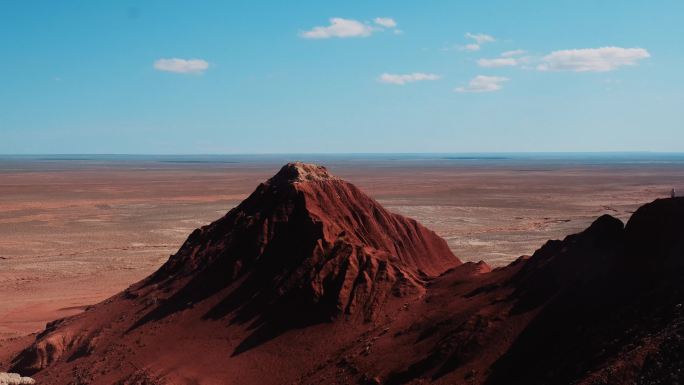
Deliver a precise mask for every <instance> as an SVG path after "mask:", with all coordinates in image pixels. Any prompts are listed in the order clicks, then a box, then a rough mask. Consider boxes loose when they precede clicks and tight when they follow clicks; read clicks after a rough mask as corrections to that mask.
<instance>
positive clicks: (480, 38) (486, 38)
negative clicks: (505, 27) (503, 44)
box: [465, 32, 496, 45]
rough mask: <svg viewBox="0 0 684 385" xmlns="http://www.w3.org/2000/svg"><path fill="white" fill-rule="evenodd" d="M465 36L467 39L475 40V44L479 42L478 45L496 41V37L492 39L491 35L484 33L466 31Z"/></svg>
mask: <svg viewBox="0 0 684 385" xmlns="http://www.w3.org/2000/svg"><path fill="white" fill-rule="evenodd" d="M465 37H467V38H468V39H473V40H475V42H476V43H477V44H480V45H482V44H484V43H493V42H495V41H496V39H494V37H493V36H490V35H485V34H484V33H476V34H473V33H470V32H468V33H466V34H465Z"/></svg>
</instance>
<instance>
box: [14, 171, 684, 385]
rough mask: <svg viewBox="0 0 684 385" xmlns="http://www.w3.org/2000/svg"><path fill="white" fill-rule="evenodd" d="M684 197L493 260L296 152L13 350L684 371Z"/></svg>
mask: <svg viewBox="0 0 684 385" xmlns="http://www.w3.org/2000/svg"><path fill="white" fill-rule="evenodd" d="M683 272H684V199H668V200H660V201H656V202H654V203H652V204H649V205H646V206H644V207H643V208H641V209H639V210H638V211H637V212H636V213H635V214H634V216H633V217H632V219H630V221H629V222H628V224H627V226H626V228H623V224H622V222H620V221H619V220H617V219H615V218H613V217H610V216H603V217H601V218H599V219H598V220H597V221H596V222H594V224H593V225H592V226H591V227H590V228H588V229H587V230H585V231H584V232H582V233H580V234H576V235H572V236H569V237H567V238H566V239H565V240H563V241H549V242H548V243H547V244H546V245H544V246H543V247H542V248H541V249H539V250H538V251H537V252H535V254H534V255H533V256H531V257H527V258H520V259H519V260H517V261H515V262H513V263H512V264H510V265H509V266H506V267H503V268H498V269H494V270H491V269H490V268H489V266H487V265H486V264H485V263H482V262H481V263H465V264H461V263H460V261H459V260H458V259H457V258H456V257H454V256H453V255H452V254H451V252H450V251H449V249H448V247H447V245H446V243H445V242H444V241H443V240H442V239H441V238H439V237H438V236H436V235H435V234H434V233H433V232H431V231H430V230H427V229H425V228H424V227H423V226H421V225H420V224H418V223H416V222H415V221H413V220H411V219H407V218H403V217H401V216H398V215H395V214H391V213H389V212H387V211H386V210H384V209H383V208H382V207H381V206H380V205H379V204H378V203H377V202H375V201H374V200H373V199H371V198H369V197H367V196H366V195H364V194H363V193H362V192H360V191H359V190H358V189H357V188H356V187H354V186H352V185H351V184H349V183H346V182H344V181H341V180H339V179H337V178H335V177H333V176H331V175H330V174H329V173H328V172H327V171H326V170H325V169H324V168H322V167H317V166H313V165H304V164H289V165H286V166H285V167H283V169H282V170H281V171H280V172H279V173H278V174H277V175H276V176H274V177H273V178H271V179H270V180H269V181H267V182H265V183H263V184H261V185H260V186H259V187H258V188H257V190H256V191H255V192H254V193H253V194H252V195H251V196H250V197H249V198H247V199H246V200H245V201H244V202H243V203H242V204H240V205H239V206H238V207H236V208H235V209H233V210H231V211H230V212H229V213H228V214H227V215H226V216H225V217H223V218H222V219H220V220H218V221H216V222H214V223H212V224H211V225H209V226H205V227H203V228H201V229H198V230H196V231H195V232H193V233H192V234H191V235H190V237H189V238H188V240H187V241H186V242H185V244H184V245H183V246H182V247H181V249H180V250H179V251H178V253H177V254H176V255H174V256H172V257H171V258H170V259H169V261H168V262H167V263H166V264H165V265H164V266H162V267H161V268H160V269H159V270H158V271H157V272H156V273H155V274H153V275H152V276H150V277H149V278H147V279H145V280H143V281H141V282H140V283H137V284H135V285H133V286H131V287H130V288H129V289H127V290H125V291H124V292H122V293H120V294H118V295H116V296H114V297H112V298H110V299H108V300H106V301H104V302H102V303H100V304H98V305H95V306H93V307H90V308H88V309H87V310H86V311H85V312H84V313H82V314H79V315H76V316H73V317H69V318H66V319H62V320H58V321H55V322H54V323H51V324H50V325H49V326H48V328H47V330H46V331H45V332H43V333H41V334H40V335H39V336H38V337H37V338H36V341H35V342H34V343H33V344H32V345H31V346H30V347H28V348H27V349H26V350H24V351H23V352H22V353H21V354H19V355H18V356H16V357H15V359H14V360H13V365H12V368H11V369H12V371H17V372H20V373H22V374H25V375H26V374H33V375H34V377H35V378H36V379H37V380H39V383H43V384H74V383H75V384H80V383H88V384H113V383H118V384H188V383H201V384H290V383H306V384H309V383H321V384H334V383H339V384H359V383H361V384H363V383H366V384H380V383H387V384H404V383H425V382H434V383H442V384H454V383H468V384H470V383H473V384H515V383H525V384H547V383H554V384H565V383H575V382H579V383H634V382H639V381H640V382H643V383H649V381H650V382H654V383H658V382H663V381H665V382H668V381H669V382H672V381H681V380H682V375H683V374H682V373H681V368H682V366H684V365H683V363H684V357H682V354H681V353H679V354H677V353H676V352H678V351H679V352H681V351H682V350H681V349H679V348H681V347H683V346H684V344H683V342H682V331H684V316H683V315H684V313H683V310H682V305H681V303H682V300H683V299H684V283H682V280H681V274H682V273H683Z"/></svg>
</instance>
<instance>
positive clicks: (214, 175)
mask: <svg viewBox="0 0 684 385" xmlns="http://www.w3.org/2000/svg"><path fill="white" fill-rule="evenodd" d="M295 159H301V160H305V161H315V162H317V163H319V164H323V165H325V166H327V167H328V168H329V170H330V171H331V172H332V173H333V174H335V175H337V176H339V177H342V178H344V179H346V180H348V181H350V182H352V183H354V184H355V185H357V186H359V187H360V188H361V189H362V190H364V191H365V192H367V193H368V194H369V195H370V196H372V197H373V198H375V199H376V200H378V201H379V202H380V203H381V204H382V205H384V206H385V207H387V208H388V209H389V210H391V211H394V212H397V213H400V214H403V215H406V216H409V217H412V218H415V219H417V220H418V221H420V222H421V223H423V224H424V225H426V226H427V227H428V228H430V229H432V230H434V231H435V232H437V233H438V234H439V235H440V236H442V237H443V238H445V239H446V240H447V242H448V244H449V246H450V248H451V249H452V251H453V252H454V254H456V255H457V256H458V257H459V258H460V259H461V260H463V261H478V260H484V261H486V262H487V263H489V264H490V265H492V266H501V265H504V264H507V263H509V262H511V261H513V260H514V259H516V258H517V257H519V256H521V255H529V254H531V253H533V252H534V250H536V249H537V248H539V247H540V246H541V245H542V244H543V243H544V242H545V241H546V240H548V239H562V238H563V237H564V236H566V235H568V234H571V233H574V232H577V231H580V230H582V229H584V228H586V227H587V226H588V225H589V224H590V223H591V222H592V221H593V220H594V219H595V218H597V217H598V216H600V215H601V214H604V213H607V214H611V215H613V216H616V217H618V218H620V219H623V220H626V219H627V218H628V217H629V215H630V214H631V213H632V212H633V211H634V210H635V208H636V207H638V206H639V205H641V204H644V203H646V202H650V201H652V200H653V199H655V198H659V197H665V196H669V194H670V191H671V189H672V188H673V187H682V188H684V157H682V156H681V155H672V156H670V155H649V154H631V155H625V154H603V155H586V154H585V155H582V154H574V155H563V156H561V155H510V156H508V155H493V156H485V155H478V156H470V155H465V156H463V155H458V156H455V155H430V156H424V155H420V156H419V155H397V156H393V155H368V156H362V155H355V156H314V155H306V156H285V155H283V156H275V155H274V156H216V157H212V156H206V157H198V156H187V157H183V156H149V157H144V156H141V157H126V156H97V157H90V156H76V157H59V156H50V157H38V156H35V157H5V158H2V159H0V339H6V341H5V342H4V343H8V342H7V341H8V340H7V339H8V338H13V337H18V336H22V335H27V334H29V333H33V332H37V331H39V330H41V329H42V328H44V327H45V323H46V322H48V321H51V320H53V319H56V318H60V317H64V316H67V315H70V314H75V313H78V312H80V311H82V309H83V308H84V307H85V306H87V305H90V304H94V303H97V302H99V301H102V300H103V299H105V298H107V297H109V296H110V295H112V294H114V293H117V292H119V291H120V290H122V289H124V288H126V287H127V286H129V285H131V284H133V283H134V282H136V281H138V280H139V279H142V278H143V277H145V276H147V275H149V274H150V273H152V272H153V271H154V270H156V269H157V268H158V267H159V266H160V265H161V264H162V263H163V262H164V261H166V260H167V259H168V257H169V255H170V254H173V253H174V252H175V251H176V250H177V249H178V248H179V246H180V245H181V243H182V242H183V241H184V240H185V238H186V237H187V236H188V234H189V233H190V232H191V231H192V230H193V229H195V228H197V227H200V226H202V225H205V224H208V223H210V222H211V221H213V220H216V219H218V218H220V217H221V216H222V215H223V214H225V213H226V212H227V211H228V210H230V209H231V208H232V207H234V206H235V205H236V204H238V203H239V202H240V201H241V200H243V199H244V198H246V197H247V196H248V195H249V194H250V193H251V192H252V191H253V190H254V189H255V187H256V186H257V185H258V184H259V183H260V182H262V181H264V180H265V179H267V178H268V177H270V176H271V175H273V174H274V173H275V172H276V171H277V170H278V169H279V167H280V166H281V165H282V164H284V163H285V162H287V161H290V160H295Z"/></svg>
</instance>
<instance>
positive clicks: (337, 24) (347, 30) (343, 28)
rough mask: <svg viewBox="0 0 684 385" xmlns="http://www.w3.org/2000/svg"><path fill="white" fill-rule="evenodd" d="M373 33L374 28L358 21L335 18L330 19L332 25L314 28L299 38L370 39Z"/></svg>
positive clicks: (302, 33) (301, 34)
mask: <svg viewBox="0 0 684 385" xmlns="http://www.w3.org/2000/svg"><path fill="white" fill-rule="evenodd" d="M372 33H373V27H371V26H369V25H367V24H364V23H362V22H360V21H358V20H353V19H343V18H341V17H333V18H331V19H330V25H328V26H325V27H320V26H319V27H313V28H312V29H311V30H309V31H304V32H301V33H300V34H299V36H300V37H303V38H304V39H329V38H331V37H338V38H346V37H368V36H370V35H371V34H372Z"/></svg>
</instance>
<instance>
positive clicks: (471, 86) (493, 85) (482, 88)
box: [454, 75, 508, 92]
mask: <svg viewBox="0 0 684 385" xmlns="http://www.w3.org/2000/svg"><path fill="white" fill-rule="evenodd" d="M506 81H508V78H504V77H500V76H484V75H477V76H475V78H473V79H472V80H470V81H469V82H468V85H467V86H465V87H458V88H456V89H454V91H456V92H492V91H498V90H500V89H501V88H502V87H503V83H504V82H506Z"/></svg>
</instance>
